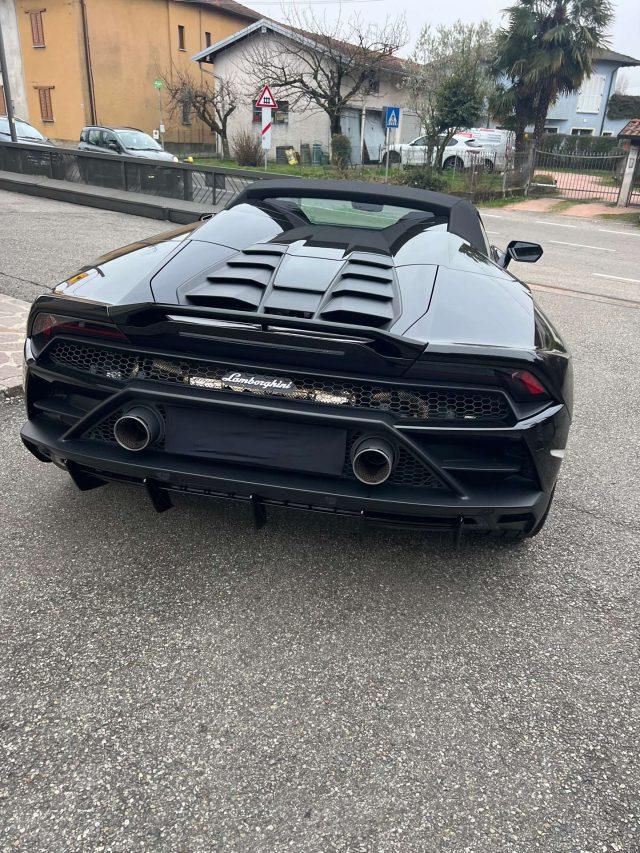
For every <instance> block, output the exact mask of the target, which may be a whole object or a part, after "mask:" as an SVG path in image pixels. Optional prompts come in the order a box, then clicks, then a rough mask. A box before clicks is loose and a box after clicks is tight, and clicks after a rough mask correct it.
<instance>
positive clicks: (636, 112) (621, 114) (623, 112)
mask: <svg viewBox="0 0 640 853" xmlns="http://www.w3.org/2000/svg"><path fill="white" fill-rule="evenodd" d="M607 118H610V119H616V118H640V95H611V97H610V98H609V104H608V106H607Z"/></svg>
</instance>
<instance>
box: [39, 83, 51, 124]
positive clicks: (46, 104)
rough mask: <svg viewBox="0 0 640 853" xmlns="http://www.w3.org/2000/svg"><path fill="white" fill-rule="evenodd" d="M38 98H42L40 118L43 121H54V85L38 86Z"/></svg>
mask: <svg viewBox="0 0 640 853" xmlns="http://www.w3.org/2000/svg"><path fill="white" fill-rule="evenodd" d="M35 88H36V90H37V92H38V98H39V99H40V118H41V119H42V121H47V122H50V121H53V106H52V104H51V92H52V91H53V88H54V87H53V86H36V87H35Z"/></svg>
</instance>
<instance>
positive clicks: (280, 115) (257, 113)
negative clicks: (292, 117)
mask: <svg viewBox="0 0 640 853" xmlns="http://www.w3.org/2000/svg"><path fill="white" fill-rule="evenodd" d="M271 121H272V122H273V124H288V123H289V102H288V101H278V109H277V110H275V111H273V110H272V111H271ZM253 123H254V124H262V107H256V102H255V101H254V102H253Z"/></svg>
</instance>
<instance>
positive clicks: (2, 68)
mask: <svg viewBox="0 0 640 853" xmlns="http://www.w3.org/2000/svg"><path fill="white" fill-rule="evenodd" d="M0 74H2V87H3V89H4V99H5V102H6V105H7V119H8V120H9V133H10V134H11V141H12V142H17V141H18V137H17V134H16V124H15V119H14V116H13V101H12V99H11V83H10V82H9V71H8V69H7V56H6V54H5V52H4V39H3V37H2V22H1V21H0Z"/></svg>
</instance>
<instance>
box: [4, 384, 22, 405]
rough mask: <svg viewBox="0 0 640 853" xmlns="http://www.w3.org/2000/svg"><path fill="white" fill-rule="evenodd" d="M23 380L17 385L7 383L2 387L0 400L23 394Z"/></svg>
mask: <svg viewBox="0 0 640 853" xmlns="http://www.w3.org/2000/svg"><path fill="white" fill-rule="evenodd" d="M22 390H23V389H22V382H18V383H17V384H16V385H5V386H3V387H1V388H0V401H1V400H9V399H11V397H19V396H20V395H21V394H22Z"/></svg>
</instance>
